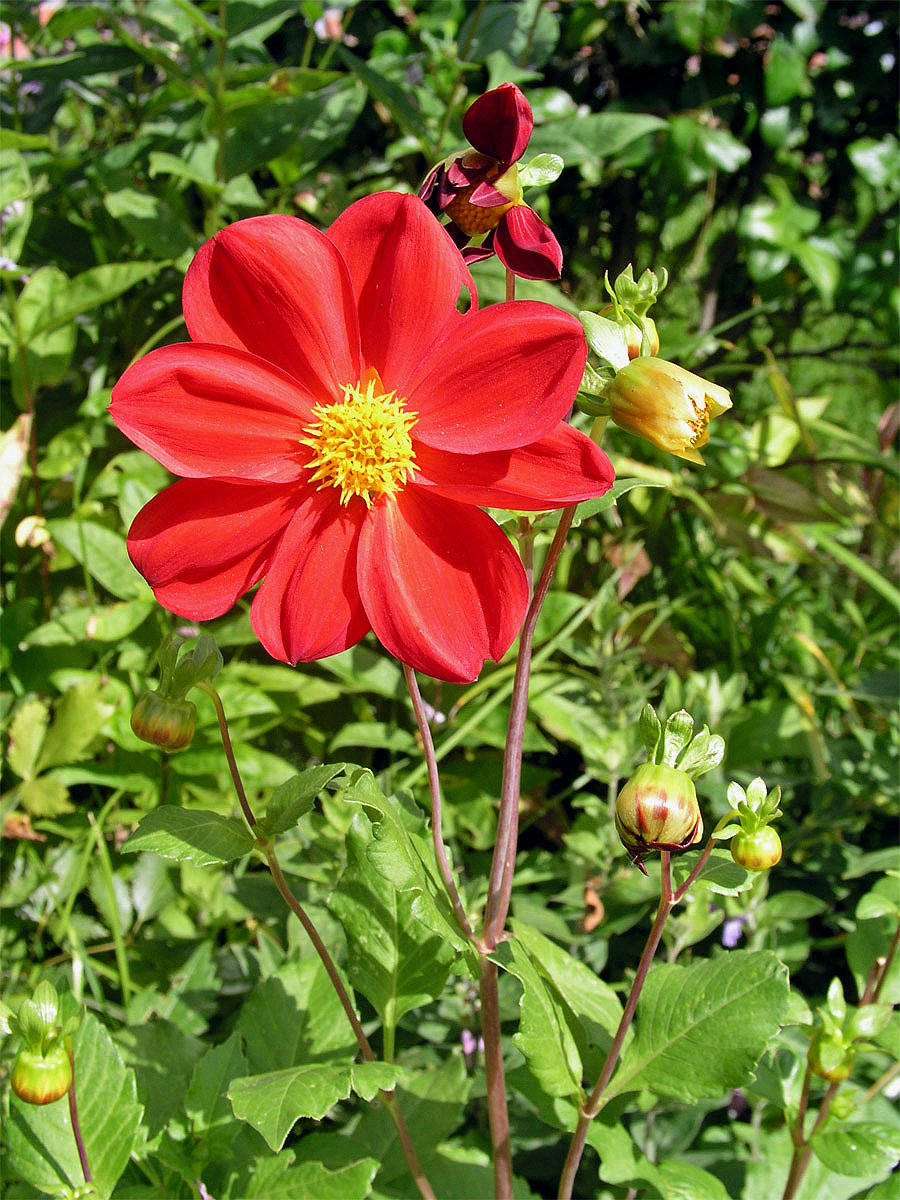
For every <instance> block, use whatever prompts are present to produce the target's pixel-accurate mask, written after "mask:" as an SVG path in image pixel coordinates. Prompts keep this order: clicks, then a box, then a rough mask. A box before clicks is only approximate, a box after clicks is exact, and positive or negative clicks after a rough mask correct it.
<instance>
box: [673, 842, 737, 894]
mask: <svg viewBox="0 0 900 1200" xmlns="http://www.w3.org/2000/svg"><path fill="white" fill-rule="evenodd" d="M699 854H700V851H695V852H691V853H689V854H685V855H679V857H678V858H677V859H675V861H674V862H673V863H672V878H673V880H674V882H675V886H676V887H680V886H681V885H682V884H683V883H684V881H685V879H687V877H688V875H690V873H691V871H692V870H693V869H694V867H695V865H696V862H697V857H698V855H699ZM698 885H702V886H705V887H707V888H708V889H709V890H710V891H711V892H715V893H716V894H717V895H719V896H737V895H739V894H740V893H741V892H745V891H747V889H748V888H751V887H752V886H753V876H752V874H751V872H750V871H745V870H744V868H743V867H739V866H738V864H737V863H736V862H735V861H734V860H733V859H732V857H731V855H730V854H729V852H728V851H727V850H720V849H719V848H718V847H717V848H716V849H715V850H713V852H712V853H711V854H710V856H709V858H708V859H707V860H706V862H705V863H704V865H703V868H702V870H701V871H700V874H699V875H698V876H697V878H696V880H695V881H694V882H693V883H692V884H691V888H695V887H697V886H698Z"/></svg>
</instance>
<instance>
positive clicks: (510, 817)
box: [481, 505, 575, 950]
mask: <svg viewBox="0 0 900 1200" xmlns="http://www.w3.org/2000/svg"><path fill="white" fill-rule="evenodd" d="M574 516H575V506H574V505H572V506H571V507H569V508H566V509H564V510H563V514H562V516H561V517H560V521H559V525H558V526H557V527H556V533H555V534H554V535H553V541H552V543H551V544H550V549H549V550H548V551H547V558H546V560H545V562H544V567H543V570H542V571H541V575H540V578H539V579H538V582H537V586H536V588H535V590H534V595H533V596H532V598H531V604H530V605H529V607H528V612H527V613H526V614H525V620H524V622H523V624H522V629H521V632H520V634H519V652H518V655H517V657H516V674H515V680H514V683H513V692H512V698H511V700H510V706H509V723H508V725H507V731H506V749H505V751H504V756H503V778H502V781H501V784H500V812H499V816H498V819H497V841H496V844H495V847H494V860H493V862H492V864H491V876H490V881H489V884H488V899H487V905H486V907H485V914H484V927H483V930H482V935H481V937H482V944H483V945H484V947H485V948H486V949H487V950H493V948H494V947H495V946H496V945H497V942H498V941H499V940H500V938H501V936H502V934H503V926H504V925H505V923H506V915H507V913H508V911H509V901H510V896H511V893H512V879H513V867H514V866H515V860H516V843H517V840H518V819H519V787H520V782H521V778H522V742H523V739H524V737H525V718H526V716H527V713H528V684H529V681H530V678H531V648H532V643H533V641H534V630H535V626H536V625H537V620H538V617H539V616H540V612H541V608H542V606H543V603H544V600H545V599H546V596H547V591H548V589H549V587H550V580H551V579H552V578H553V572H554V571H555V569H556V565H557V563H558V562H559V556H560V554H561V553H562V550H563V546H564V545H565V542H566V537H567V536H568V533H569V529H570V528H571V526H572V520H573V519H574Z"/></svg>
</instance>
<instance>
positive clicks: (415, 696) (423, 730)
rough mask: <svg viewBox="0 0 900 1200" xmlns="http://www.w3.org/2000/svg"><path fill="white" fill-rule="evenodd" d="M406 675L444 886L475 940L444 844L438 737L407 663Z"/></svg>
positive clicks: (432, 838) (404, 667)
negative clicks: (433, 735) (437, 750)
mask: <svg viewBox="0 0 900 1200" xmlns="http://www.w3.org/2000/svg"><path fill="white" fill-rule="evenodd" d="M403 677H404V679H405V680H406V686H407V687H408V688H409V698H410V700H412V706H413V712H414V713H415V714H416V723H417V725H418V726H419V735H420V737H421V738H422V749H423V751H424V754H425V763H426V765H427V767H428V788H429V791H430V793H431V840H432V843H433V845H434V854H435V857H436V859H437V864H438V870H439V871H440V873H441V879H443V881H444V887H445V888H446V889H447V895H448V896H449V898H450V903H451V904H452V905H453V911H454V912H455V913H456V919H457V921H458V922H459V926H460V929H462V931H463V933H464V934H465V935H466V937H467V938H469V939H470V940H474V938H475V933H474V931H473V929H472V926H471V925H470V924H469V918H468V917H467V916H466V910H465V909H464V908H463V905H462V901H461V900H460V898H459V892H458V891H457V889H456V884H455V882H454V880H453V870H452V868H451V866H450V862H449V860H448V859H447V851H446V849H445V847H444V835H443V827H442V817H441V781H440V776H439V774H438V765H437V759H436V757H435V754H434V740H433V739H432V736H431V727H430V726H429V724H428V715H427V713H426V712H425V705H424V703H423V702H422V693H421V692H420V691H419V684H418V681H417V680H416V673H415V671H414V670H413V669H412V667H408V666H407V665H406V663H404V664H403Z"/></svg>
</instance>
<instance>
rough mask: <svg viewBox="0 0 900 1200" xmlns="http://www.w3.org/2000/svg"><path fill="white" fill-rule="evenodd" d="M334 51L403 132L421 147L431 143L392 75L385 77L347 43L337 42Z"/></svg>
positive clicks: (406, 94) (415, 109)
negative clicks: (391, 77) (351, 51)
mask: <svg viewBox="0 0 900 1200" xmlns="http://www.w3.org/2000/svg"><path fill="white" fill-rule="evenodd" d="M337 55H338V58H339V59H340V60H341V61H342V62H343V64H344V66H346V67H349V69H350V70H351V71H352V72H353V74H354V75H355V76H356V77H357V79H359V80H360V82H361V83H363V84H365V86H366V89H367V91H368V92H369V94H370V95H371V96H372V97H373V99H375V100H378V101H379V102H380V103H381V104H383V105H384V107H385V108H386V109H387V110H388V112H389V113H390V114H391V116H392V117H393V118H394V120H395V121H396V122H397V124H398V126H399V127H400V128H401V129H402V130H403V132H404V133H407V134H410V135H411V136H412V137H414V138H416V140H417V141H418V142H419V143H420V144H421V145H422V146H423V147H428V146H430V144H431V140H430V138H429V136H428V130H427V128H426V126H425V122H424V121H423V120H422V114H421V113H420V112H419V110H418V109H417V108H416V107H415V106H414V105H413V104H411V103H410V101H409V100H408V99H407V97H408V95H409V94H410V93H409V91H404V90H403V88H401V87H399V86H398V85H397V84H396V83H394V81H393V80H392V79H388V78H387V77H386V76H385V75H382V74H381V73H380V72H379V71H376V70H375V69H374V68H373V67H371V66H370V65H369V64H368V63H366V62H364V61H363V60H362V59H361V58H357V57H356V55H355V54H351V53H350V51H349V50H347V49H346V47H344V46H340V45H339V46H338V48H337Z"/></svg>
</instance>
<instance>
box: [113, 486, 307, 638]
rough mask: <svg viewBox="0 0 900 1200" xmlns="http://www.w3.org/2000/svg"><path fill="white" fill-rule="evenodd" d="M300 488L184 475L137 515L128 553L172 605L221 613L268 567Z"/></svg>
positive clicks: (201, 615) (200, 614)
mask: <svg viewBox="0 0 900 1200" xmlns="http://www.w3.org/2000/svg"><path fill="white" fill-rule="evenodd" d="M297 494H298V493H297V492H296V491H295V490H294V489H288V488H285V487H271V486H264V485H259V484H246V485H241V484H234V483H226V482H223V481H222V480H219V479H203V480H199V479H180V480H179V481H178V482H177V483H173V484H172V486H171V487H168V488H166V490H165V491H163V492H160V494H159V495H158V496H154V498H153V499H152V500H151V501H150V502H149V504H146V505H144V507H143V508H142V509H141V511H140V512H139V513H138V515H137V516H136V517H135V519H134V523H133V524H132V526H131V529H130V531H129V533H128V554H129V556H130V558H131V561H132V562H133V563H134V565H135V566H136V567H137V569H138V570H139V571H140V573H141V574H142V575H143V576H144V578H145V579H146V580H147V582H148V583H149V584H150V586H151V587H152V588H153V592H154V594H155V596H156V598H157V600H158V601H159V602H160V604H161V605H162V606H163V607H164V608H168V609H169V610H170V611H171V612H174V613H178V614H179V615H180V616H182V617H190V618H191V619H192V620H195V621H208V620H211V619H212V618H213V617H220V616H221V615H222V613H224V612H227V611H228V609H229V608H231V606H232V605H233V604H234V602H235V601H236V600H237V598H238V597H239V596H242V595H243V594H244V592H246V591H247V590H248V588H251V587H252V586H253V585H254V583H256V581H257V580H258V579H259V578H260V576H261V575H262V574H263V572H264V571H265V569H266V565H267V563H268V561H269V559H270V558H271V556H272V553H273V552H274V550H275V547H276V546H277V544H278V539H279V537H280V536H281V532H282V530H283V529H284V527H285V525H287V523H288V521H289V520H290V518H291V516H292V514H293V512H294V510H295V508H296V506H297V499H296V497H297Z"/></svg>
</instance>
